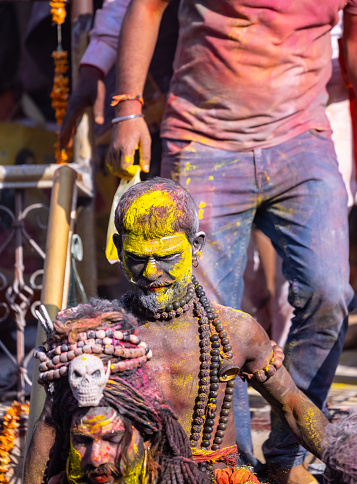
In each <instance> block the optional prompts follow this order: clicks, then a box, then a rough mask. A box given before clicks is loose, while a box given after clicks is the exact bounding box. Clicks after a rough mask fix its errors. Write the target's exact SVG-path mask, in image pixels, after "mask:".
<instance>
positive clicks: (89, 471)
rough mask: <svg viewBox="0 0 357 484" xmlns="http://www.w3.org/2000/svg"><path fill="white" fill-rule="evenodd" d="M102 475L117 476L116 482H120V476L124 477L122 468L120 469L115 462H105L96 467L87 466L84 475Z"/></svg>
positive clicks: (90, 476)
mask: <svg viewBox="0 0 357 484" xmlns="http://www.w3.org/2000/svg"><path fill="white" fill-rule="evenodd" d="M102 475H112V476H114V477H115V478H116V479H115V482H117V481H118V482H119V478H120V477H122V473H121V471H120V469H118V468H117V467H116V466H115V465H114V464H103V465H101V466H99V467H96V468H93V467H92V466H86V467H85V468H84V477H85V478H86V479H89V478H92V477H94V476H102Z"/></svg>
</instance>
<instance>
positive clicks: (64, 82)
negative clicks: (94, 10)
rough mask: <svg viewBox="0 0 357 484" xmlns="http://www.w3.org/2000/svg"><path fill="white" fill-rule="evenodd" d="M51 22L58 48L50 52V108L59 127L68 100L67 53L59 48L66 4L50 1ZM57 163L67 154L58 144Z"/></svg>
mask: <svg viewBox="0 0 357 484" xmlns="http://www.w3.org/2000/svg"><path fill="white" fill-rule="evenodd" d="M50 6H51V14H52V20H53V22H54V23H55V24H56V25H57V35H58V48H57V50H56V51H54V52H52V57H53V59H54V62H55V76H54V80H53V88H52V92H51V98H52V107H53V109H54V110H55V117H56V122H57V124H58V125H59V126H60V125H61V124H62V121H63V118H64V115H65V113H66V108H67V102H68V98H69V79H68V76H66V73H67V71H68V53H67V52H66V51H65V50H63V49H62V47H61V25H62V24H63V22H64V21H65V18H66V2H63V1H51V2H50ZM55 150H56V160H57V163H67V161H68V158H69V154H68V152H67V150H65V149H60V148H59V142H58V141H57V142H56V143H55Z"/></svg>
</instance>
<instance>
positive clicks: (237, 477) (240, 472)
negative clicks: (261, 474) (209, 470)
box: [214, 467, 260, 484]
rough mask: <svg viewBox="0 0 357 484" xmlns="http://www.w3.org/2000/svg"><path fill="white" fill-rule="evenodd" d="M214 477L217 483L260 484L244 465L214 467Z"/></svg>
mask: <svg viewBox="0 0 357 484" xmlns="http://www.w3.org/2000/svg"><path fill="white" fill-rule="evenodd" d="M214 477H215V481H216V483H217V484H260V481H258V479H257V477H256V475H255V474H253V473H252V472H250V471H249V469H247V468H246V467H241V468H232V467H226V468H225V469H216V470H215V471H214Z"/></svg>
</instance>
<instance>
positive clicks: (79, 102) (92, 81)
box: [59, 65, 105, 148]
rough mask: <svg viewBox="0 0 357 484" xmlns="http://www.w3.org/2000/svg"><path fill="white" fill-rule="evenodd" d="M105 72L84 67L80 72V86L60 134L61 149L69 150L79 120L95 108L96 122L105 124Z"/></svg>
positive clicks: (71, 102) (69, 102) (68, 109)
mask: <svg viewBox="0 0 357 484" xmlns="http://www.w3.org/2000/svg"><path fill="white" fill-rule="evenodd" d="M103 77H104V75H103V72H102V71H101V70H100V69H97V68H96V67H94V66H89V65H88V66H87V65H83V66H81V68H80V71H79V77H78V84H77V87H76V89H75V90H74V91H73V92H72V94H71V96H70V98H69V101H68V106H67V110H66V115H65V117H64V118H63V122H62V126H61V132H60V138H59V139H60V147H61V148H67V146H68V145H69V144H70V140H71V138H72V136H73V135H74V133H75V131H76V125H77V120H78V118H79V117H80V116H81V115H82V114H83V111H84V110H85V109H86V108H87V107H89V106H93V113H94V121H95V122H96V123H97V124H103V123H104V101H105V85H104V82H103Z"/></svg>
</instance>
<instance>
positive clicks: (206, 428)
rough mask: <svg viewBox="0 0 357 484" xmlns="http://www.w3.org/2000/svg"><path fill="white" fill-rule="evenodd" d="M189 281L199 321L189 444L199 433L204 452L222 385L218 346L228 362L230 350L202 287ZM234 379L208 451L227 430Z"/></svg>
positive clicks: (216, 446)
mask: <svg viewBox="0 0 357 484" xmlns="http://www.w3.org/2000/svg"><path fill="white" fill-rule="evenodd" d="M192 281H193V284H194V287H195V292H196V296H197V298H198V301H195V304H194V307H195V312H196V315H197V316H198V317H199V320H198V324H199V331H200V352H201V355H200V361H201V365H200V373H199V378H200V381H199V389H198V396H197V400H196V405H195V409H194V414H193V417H192V429H191V435H190V442H191V445H192V447H197V445H198V441H199V440H200V438H201V433H202V441H201V447H202V448H203V449H205V450H208V448H209V447H210V445H211V439H212V432H213V429H214V425H215V418H216V411H217V397H218V388H219V382H220V381H222V376H221V378H220V372H219V369H220V365H221V363H222V357H221V349H220V348H221V344H222V346H223V354H224V355H223V357H224V358H229V359H231V358H232V357H233V353H232V347H231V345H230V344H229V339H228V335H227V332H226V331H225V330H224V326H223V324H222V322H221V321H220V319H218V313H216V312H215V310H214V308H213V307H212V306H211V303H210V302H209V300H208V298H207V297H206V294H205V292H204V290H203V288H202V286H201V285H200V284H199V282H198V281H197V279H196V278H195V276H192ZM211 323H212V326H213V327H214V328H215V330H216V332H217V333H218V334H214V333H213V330H212V328H211V326H210V324H211ZM219 340H220V341H219ZM234 378H235V376H234V377H233V378H232V379H230V380H229V381H227V386H226V390H225V395H224V398H223V402H222V407H221V410H220V414H219V423H218V426H217V429H216V433H215V435H214V439H213V444H212V446H211V450H219V449H220V445H221V444H222V442H223V437H224V434H225V431H226V429H227V423H228V415H229V412H230V409H231V407H232V401H233V392H234V386H235V380H234ZM223 381H224V380H223ZM207 394H208V398H207ZM202 427H203V432H202ZM201 468H202V469H203V470H207V472H209V473H210V472H211V471H212V470H213V469H212V466H211V465H210V464H208V463H206V462H204V463H202V464H201Z"/></svg>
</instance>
